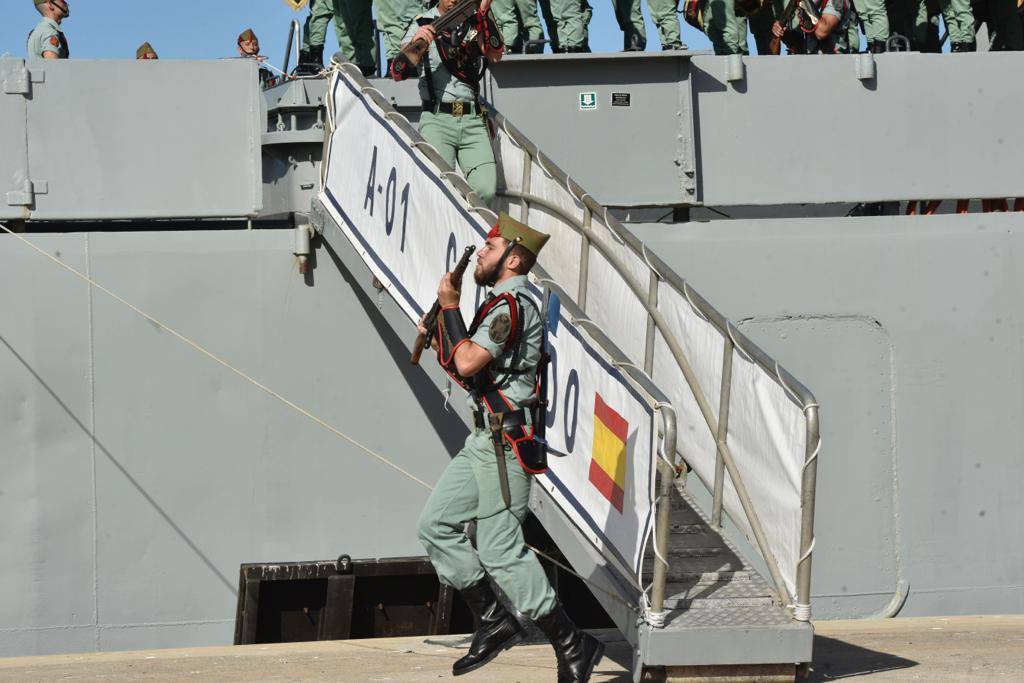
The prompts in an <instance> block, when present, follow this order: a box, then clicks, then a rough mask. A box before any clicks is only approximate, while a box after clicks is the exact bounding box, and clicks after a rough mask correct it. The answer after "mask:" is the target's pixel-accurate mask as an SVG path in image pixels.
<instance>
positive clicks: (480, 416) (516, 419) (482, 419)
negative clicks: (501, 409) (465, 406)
mask: <svg viewBox="0 0 1024 683" xmlns="http://www.w3.org/2000/svg"><path fill="white" fill-rule="evenodd" d="M488 419H489V413H488V412H487V411H485V410H474V411H473V426H474V427H476V428H477V429H490V424H489V422H488ZM525 424H526V411H525V410H524V409H522V408H520V409H519V410H513V411H511V412H508V413H502V426H503V427H505V428H509V427H518V426H520V425H525Z"/></svg>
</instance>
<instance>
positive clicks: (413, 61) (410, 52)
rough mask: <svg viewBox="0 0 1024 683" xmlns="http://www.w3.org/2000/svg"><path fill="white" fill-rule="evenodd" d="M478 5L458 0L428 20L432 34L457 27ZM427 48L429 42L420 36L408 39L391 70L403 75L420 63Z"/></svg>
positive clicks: (466, 0) (467, 0)
mask: <svg viewBox="0 0 1024 683" xmlns="http://www.w3.org/2000/svg"><path fill="white" fill-rule="evenodd" d="M478 7H479V4H478V2H477V0H459V2H457V3H455V5H454V6H453V7H452V8H451V9H450V10H448V11H447V12H445V13H444V14H442V15H441V16H439V17H438V18H437V19H434V20H433V21H431V22H429V23H430V24H431V25H432V26H433V27H434V35H440V34H441V33H442V32H444V31H449V30H451V29H453V28H458V27H459V26H461V25H462V23H463V22H464V21H466V19H469V18H470V17H471V16H473V15H474V14H476V11H477V8H478ZM429 49H430V44H429V43H428V42H427V41H425V40H423V39H422V38H417V39H415V40H411V41H409V44H408V45H406V46H405V47H403V48H402V49H401V51H400V52H399V53H398V54H397V55H395V59H394V61H392V62H391V68H392V70H393V72H394V73H395V74H396V75H397V76H403V77H404V76H405V72H406V71H408V70H410V69H415V68H416V67H418V66H419V65H420V63H421V62H422V61H423V58H424V57H425V56H426V54H427V50H429Z"/></svg>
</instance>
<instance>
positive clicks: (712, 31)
mask: <svg viewBox="0 0 1024 683" xmlns="http://www.w3.org/2000/svg"><path fill="white" fill-rule="evenodd" d="M704 29H705V31H706V32H707V34H708V39H709V40H711V46H712V47H713V48H714V50H715V54H716V55H745V54H749V51H748V49H747V18H746V17H738V16H736V9H735V7H734V5H733V0H708V2H707V3H706V4H705V6H704Z"/></svg>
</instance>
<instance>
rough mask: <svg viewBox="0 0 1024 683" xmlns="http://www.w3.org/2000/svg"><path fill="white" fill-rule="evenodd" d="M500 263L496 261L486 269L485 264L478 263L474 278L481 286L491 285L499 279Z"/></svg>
mask: <svg viewBox="0 0 1024 683" xmlns="http://www.w3.org/2000/svg"><path fill="white" fill-rule="evenodd" d="M498 265H499V264H497V263H495V264H494V265H493V266H491V267H490V268H488V269H484V267H483V264H478V265H477V267H476V270H475V271H473V280H474V281H476V283H477V284H478V285H480V286H481V287H490V286H491V284H492V283H493V282H494V281H495V280H496V279H498V278H497V276H498V273H497V270H498Z"/></svg>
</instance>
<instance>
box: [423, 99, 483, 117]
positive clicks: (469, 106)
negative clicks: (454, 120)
mask: <svg viewBox="0 0 1024 683" xmlns="http://www.w3.org/2000/svg"><path fill="white" fill-rule="evenodd" d="M422 109H423V111H429V112H431V113H434V114H451V115H452V116H467V115H472V114H479V113H480V105H478V104H477V103H476V102H462V101H459V100H456V101H455V102H435V103H433V104H431V103H430V102H424V103H423V106H422Z"/></svg>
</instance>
